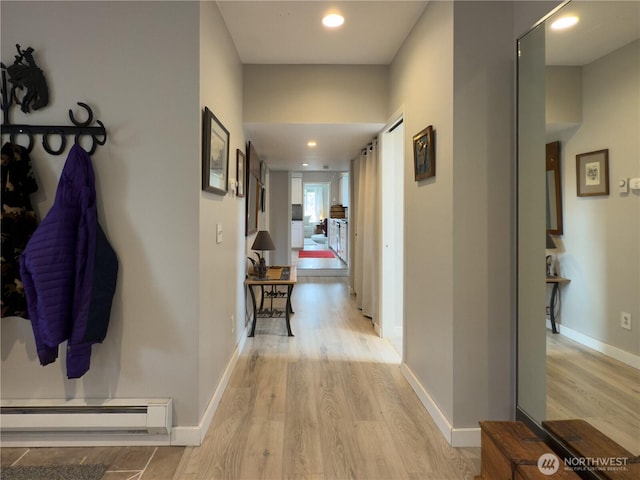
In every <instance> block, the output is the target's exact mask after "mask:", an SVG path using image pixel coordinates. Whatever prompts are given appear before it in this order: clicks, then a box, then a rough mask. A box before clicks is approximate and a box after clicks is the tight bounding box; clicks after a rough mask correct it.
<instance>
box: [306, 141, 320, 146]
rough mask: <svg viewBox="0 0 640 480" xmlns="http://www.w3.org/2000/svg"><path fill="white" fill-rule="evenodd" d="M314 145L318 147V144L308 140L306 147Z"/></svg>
mask: <svg viewBox="0 0 640 480" xmlns="http://www.w3.org/2000/svg"><path fill="white" fill-rule="evenodd" d="M316 145H318V144H317V143H316V141H315V140H309V141H308V142H307V147H315V146H316Z"/></svg>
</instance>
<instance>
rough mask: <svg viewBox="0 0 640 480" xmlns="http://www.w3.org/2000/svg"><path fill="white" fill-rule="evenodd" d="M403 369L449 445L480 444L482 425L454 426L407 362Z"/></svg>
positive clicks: (472, 445) (476, 445)
mask: <svg viewBox="0 0 640 480" xmlns="http://www.w3.org/2000/svg"><path fill="white" fill-rule="evenodd" d="M401 371H402V374H403V375H404V377H405V378H406V379H407V381H408V382H409V384H410V385H411V388H413V391H414V392H415V393H416V395H417V396H418V398H419V399H420V402H422V405H424V408H425V409H426V410H427V412H429V415H431V418H432V419H433V421H434V422H435V424H436V426H437V427H438V430H440V432H441V433H442V435H443V436H444V438H445V440H446V441H447V443H448V444H449V445H451V446H452V447H479V446H480V427H478V428H453V427H452V426H451V423H449V419H448V418H447V417H446V415H445V414H444V413H443V412H442V410H440V407H438V405H437V404H436V402H434V401H433V399H432V398H431V395H429V392H427V390H426V389H425V388H424V386H423V385H422V384H421V383H420V381H419V380H418V378H417V377H416V376H415V375H414V373H413V372H412V371H411V369H410V368H409V367H408V366H407V364H406V363H403V364H402V365H401Z"/></svg>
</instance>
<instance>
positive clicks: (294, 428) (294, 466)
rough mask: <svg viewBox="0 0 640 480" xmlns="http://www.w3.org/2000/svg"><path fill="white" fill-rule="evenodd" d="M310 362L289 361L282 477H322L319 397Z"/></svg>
mask: <svg viewBox="0 0 640 480" xmlns="http://www.w3.org/2000/svg"><path fill="white" fill-rule="evenodd" d="M312 379H313V371H312V366H311V363H310V362H306V361H296V362H290V363H289V366H288V382H287V416H286V419H285V433H284V452H283V456H284V465H283V478H314V476H321V478H323V476H324V474H323V468H322V457H321V455H320V449H319V448H318V446H319V445H320V437H319V426H318V415H317V410H316V397H315V394H314V390H313V380H312Z"/></svg>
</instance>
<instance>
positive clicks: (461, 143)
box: [390, 2, 549, 444]
mask: <svg viewBox="0 0 640 480" xmlns="http://www.w3.org/2000/svg"><path fill="white" fill-rule="evenodd" d="M547 7H549V4H548V3H546V2H545V3H540V2H530V3H528V2H523V3H522V4H521V3H520V2H515V3H510V2H455V3H449V2H431V3H430V4H429V5H428V6H427V8H426V9H425V12H424V14H423V16H422V17H421V18H420V19H419V21H418V23H417V24H416V26H415V27H414V29H413V31H412V33H411V35H410V37H409V38H408V39H407V41H406V42H405V44H404V45H403V48H402V50H401V51H400V52H399V54H398V55H397V56H396V58H395V59H394V62H393V64H392V66H391V99H390V110H391V111H393V110H395V109H398V108H400V107H401V106H404V111H405V128H406V143H405V152H407V153H406V158H405V169H406V174H405V338H406V340H405V341H406V349H405V361H406V365H407V367H408V369H410V371H411V375H412V376H413V377H415V379H416V381H417V382H418V383H419V389H423V390H424V397H425V398H427V399H428V400H427V402H430V403H432V404H433V409H432V410H431V411H432V413H433V412H435V413H436V416H441V417H442V418H441V420H442V422H441V424H442V425H445V427H444V428H445V429H446V428H450V429H451V435H452V439H453V443H454V444H455V443H456V442H457V441H458V440H457V439H458V438H464V439H463V440H462V441H463V442H467V441H468V437H464V435H465V431H466V430H467V429H474V428H477V422H478V420H481V419H508V418H511V417H512V415H513V408H514V398H513V391H514V386H515V371H514V369H513V365H514V363H513V359H514V358H515V354H514V351H513V348H512V345H513V339H514V335H515V334H514V330H513V327H514V308H515V305H514V303H513V301H512V299H513V298H514V295H515V289H514V288H513V280H514V279H515V277H514V271H515V264H514V263H513V251H512V250H511V245H513V242H514V236H513V232H514V230H513V229H514V227H515V224H514V220H515V211H514V210H513V205H514V200H515V190H514V188H513V178H514V143H513V135H514V134H515V130H514V122H513V118H514V117H513V115H514V111H515V106H514V103H513V99H514V97H515V93H514V82H513V78H514V71H515V64H514V61H515V39H516V37H517V36H519V35H520V34H522V33H523V32H524V30H525V29H527V28H528V27H529V26H531V25H533V24H534V23H535V22H536V20H537V19H538V18H540V17H542V16H543V15H544V13H546V8H547ZM434 45H437V46H438V48H433V46H434ZM425 66H429V68H426V67H425ZM427 125H433V126H434V128H435V131H436V158H437V167H436V177H435V178H434V179H430V180H426V181H422V182H415V181H414V179H413V163H412V162H413V159H412V156H411V152H412V145H411V138H412V136H413V135H414V134H416V133H417V132H419V131H420V130H421V129H423V128H424V127H425V126H427ZM542 274H543V275H544V271H543V272H542ZM541 285H542V288H544V283H543V282H541ZM441 429H443V427H441ZM457 433H460V434H461V436H458V435H457ZM473 441H477V438H475V437H474V438H473Z"/></svg>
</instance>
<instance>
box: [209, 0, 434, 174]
mask: <svg viewBox="0 0 640 480" xmlns="http://www.w3.org/2000/svg"><path fill="white" fill-rule="evenodd" d="M427 3H428V2H427V1H415V0H410V1H398V0H392V1H359V0H358V1H354V0H351V1H339V2H333V1H328V0H306V1H279V2H274V1H269V0H263V1H244V0H236V1H219V2H218V6H219V8H220V12H221V13H222V17H223V19H224V22H225V24H226V26H227V29H228V30H229V33H230V34H231V38H232V39H233V42H234V44H235V46H236V49H237V50H238V55H239V56H240V60H241V61H242V63H244V64H284V65H289V64H328V65H333V64H345V65H388V64H390V63H391V61H392V60H393V58H394V56H395V54H396V52H397V51H398V50H399V49H400V46H401V45H402V43H403V42H404V40H405V39H406V37H407V35H408V34H409V32H410V31H411V29H412V28H413V26H414V25H415V23H416V21H417V20H418V18H419V17H420V15H421V14H422V11H423V10H424V8H425V6H426V5H427ZM329 10H338V11H339V12H340V13H341V14H342V15H343V16H344V17H345V23H344V25H343V26H342V27H341V28H339V29H337V30H328V29H326V28H324V27H323V26H322V24H321V20H322V17H323V16H324V14H325V13H327V12H328V11H329ZM383 126H384V125H382V124H342V125H335V124H304V125H301V124H246V125H245V133H246V136H247V140H250V141H252V142H253V143H254V144H255V145H256V149H257V150H258V153H259V154H260V156H261V158H263V159H264V160H265V162H266V163H267V164H268V165H269V168H270V169H272V170H295V171H300V170H305V171H306V170H309V171H312V170H331V171H344V170H348V168H349V161H350V160H351V159H352V158H354V157H355V156H356V155H357V153H358V151H359V150H360V149H362V148H363V147H364V146H366V145H367V144H368V143H369V142H370V141H371V139H372V138H373V137H374V136H375V135H376V134H377V133H378V132H379V131H380V129H381V128H382V127H383ZM309 138H315V139H316V140H317V141H318V146H317V147H315V148H314V149H309V148H308V147H306V142H307V140H308V139H309ZM303 161H304V162H307V163H309V166H308V167H302V166H301V163H302V162H303ZM325 166H328V167H329V168H324V167H325Z"/></svg>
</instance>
